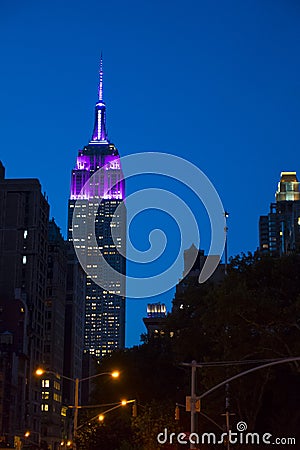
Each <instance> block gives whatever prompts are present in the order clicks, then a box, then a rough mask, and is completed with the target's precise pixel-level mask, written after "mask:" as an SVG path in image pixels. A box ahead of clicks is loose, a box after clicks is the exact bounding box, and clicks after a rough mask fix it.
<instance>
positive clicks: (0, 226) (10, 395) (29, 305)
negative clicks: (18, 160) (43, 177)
mask: <svg viewBox="0 0 300 450" xmlns="http://www.w3.org/2000/svg"><path fill="white" fill-rule="evenodd" d="M4 174H5V171H4V168H3V166H2V164H1V165H0V352H1V363H0V378H1V381H2V384H1V383H0V386H1V387H0V391H1V392H0V397H1V401H0V436H1V439H2V440H3V439H5V440H6V441H7V442H8V443H10V444H11V443H13V442H14V441H15V442H17V441H19V440H20V439H22V438H23V437H24V433H25V431H26V430H29V431H30V439H31V441H35V442H39V441H40V439H41V428H40V423H41V398H40V380H38V379H36V378H35V377H34V375H33V373H34V370H35V369H36V368H37V366H38V365H40V364H42V363H43V353H44V330H45V320H44V318H45V297H46V277H47V254H48V248H47V247H48V245H47V241H48V219H49V217H48V216H49V205H48V202H47V199H46V198H45V196H44V195H43V194H42V192H41V185H40V183H39V181H38V180H36V179H6V178H5V177H4Z"/></svg>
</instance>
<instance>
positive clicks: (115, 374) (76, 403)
mask: <svg viewBox="0 0 300 450" xmlns="http://www.w3.org/2000/svg"><path fill="white" fill-rule="evenodd" d="M46 373H51V374H53V375H58V376H59V377H61V378H64V379H66V380H69V381H73V383H75V388H74V424H73V449H74V450H76V441H75V439H76V434H77V428H78V409H79V408H80V406H79V383H81V382H82V381H88V380H91V379H93V378H97V377H100V376H102V375H110V376H111V377H112V378H119V376H120V372H119V371H118V370H114V371H112V372H102V373H97V374H96V375H91V376H90V377H85V378H70V377H67V376H66V375H60V374H57V373H55V372H53V371H51V370H44V369H42V368H40V367H39V368H38V369H36V371H35V374H36V375H37V376H42V375H44V374H46Z"/></svg>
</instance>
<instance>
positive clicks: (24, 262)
mask: <svg viewBox="0 0 300 450" xmlns="http://www.w3.org/2000/svg"><path fill="white" fill-rule="evenodd" d="M26 262H27V258H26V256H25V255H24V256H23V264H26Z"/></svg>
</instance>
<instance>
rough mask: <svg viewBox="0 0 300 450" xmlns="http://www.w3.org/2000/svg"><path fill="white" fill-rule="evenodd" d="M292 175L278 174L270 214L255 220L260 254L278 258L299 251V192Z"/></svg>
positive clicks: (295, 176)
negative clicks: (278, 177) (278, 178)
mask: <svg viewBox="0 0 300 450" xmlns="http://www.w3.org/2000/svg"><path fill="white" fill-rule="evenodd" d="M299 184H300V183H299V182H298V179H297V175H296V172H282V173H281V178H280V181H279V183H278V189H277V191H276V194H275V199H276V202H275V203H271V204H270V212H269V214H268V215H266V216H260V219H259V250H260V253H261V255H269V256H275V257H279V256H282V255H287V254H290V253H299V251H300V191H299Z"/></svg>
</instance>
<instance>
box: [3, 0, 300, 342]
mask: <svg viewBox="0 0 300 450" xmlns="http://www.w3.org/2000/svg"><path fill="white" fill-rule="evenodd" d="M69 6H70V5H69ZM92 12H93V13H94V14H92ZM99 17H101V23H102V24H105V23H106V24H108V23H110V22H111V23H112V24H113V30H114V31H113V33H111V30H110V28H108V27H106V26H105V27H104V26H103V27H101V26H100V25H99V26H98V19H99ZM1 20H2V22H3V23H2V24H1V25H2V26H1V29H2V31H1V33H3V36H2V40H1V41H2V44H1V50H2V54H3V65H4V68H5V69H4V71H3V73H2V75H1V78H2V83H1V90H2V92H1V94H2V99H3V107H2V112H1V123H2V129H1V140H2V149H1V156H0V158H1V160H2V162H3V164H4V166H5V167H6V171H7V177H8V178H18V177H24V178H30V177H36V178H38V179H40V181H41V184H42V187H43V190H44V191H46V192H47V195H48V196H49V203H50V204H51V215H53V216H54V217H55V219H56V222H57V223H58V225H59V226H60V227H61V230H62V233H63V234H64V236H66V222H67V220H66V216H67V211H66V207H65V205H66V201H67V198H68V191H69V170H70V168H71V167H73V165H74V150H75V151H76V149H77V148H80V147H82V146H83V145H84V143H85V142H86V139H87V138H89V136H90V127H91V123H92V120H93V119H92V114H93V111H92V105H93V104H94V99H95V86H96V85H97V73H98V64H99V58H100V52H101V49H102V50H103V52H104V56H105V76H106V99H107V102H108V103H109V117H108V125H109V136H111V138H112V139H113V141H114V142H115V143H116V144H117V147H118V148H120V149H122V154H123V155H125V154H130V153H135V152H138V151H149V150H151V151H153V150H155V151H166V152H169V153H174V154H176V155H178V156H182V157H185V158H186V159H188V160H190V161H191V162H193V163H195V164H196V165H198V166H199V167H200V169H201V170H203V171H204V172H205V173H206V174H207V176H209V178H210V179H211V180H212V182H213V183H214V185H215V186H216V188H217V190H218V192H219V194H220V196H221V198H222V201H223V204H224V207H225V208H226V210H228V211H229V213H230V217H229V254H230V255H235V254H236V253H239V252H240V251H245V252H247V251H248V250H251V251H253V250H255V249H256V247H257V246H258V243H259V240H258V218H259V216H260V215H261V214H265V212H266V210H267V207H268V205H269V203H270V202H271V201H273V199H274V193H275V190H276V185H277V181H278V179H279V175H280V172H282V171H296V172H298V173H299V170H298V169H299V167H298V166H297V157H296V155H297V149H298V143H299V133H298V130H297V122H298V118H299V105H300V90H299V82H298V73H299V69H300V65H299V61H298V58H297V57H296V55H297V49H298V43H299V38H300V36H299V29H298V20H299V7H298V5H295V4H293V5H292V4H291V3H287V2H285V3H282V2H273V3H272V5H271V4H261V3H260V2H258V1H256V2H243V5H240V4H239V3H238V2H230V3H229V4H228V5H227V6H225V5H224V4H222V3H221V2H216V4H215V5H205V4H204V3H202V2H201V3H200V4H197V5H196V4H195V3H194V2H189V3H188V4H187V5H186V7H185V9H184V10H182V9H181V7H180V4H179V2H175V3H173V2H172V5H171V4H170V3H168V2H166V4H164V5H160V8H159V14H157V11H156V8H155V7H152V6H150V5H144V6H143V7H140V5H139V7H138V8H135V2H133V3H132V4H130V5H129V6H128V7H126V8H125V6H124V5H122V4H121V2H119V3H118V4H117V7H114V8H112V7H111V6H110V5H105V6H104V5H101V7H100V5H98V4H97V3H96V2H93V1H92V2H90V4H89V5H88V6H87V7H86V9H83V8H82V7H81V6H80V3H79V2H72V8H70V9H69V8H68V2H67V3H66V5H64V6H63V7H61V6H59V5H58V4H55V3H54V4H52V5H51V8H49V9H47V8H45V6H43V5H38V3H37V2H34V1H33V2H31V3H30V4H29V5H27V6H26V9H25V7H23V6H22V5H21V4H20V7H19V9H18V10H15V11H13V10H12V7H11V6H10V5H5V6H4V7H3V14H2V18H1ZM53 23H55V24H56V33H54V34H53V33H52V29H53ZM31 25H34V26H32V27H31ZM78 30H80V31H81V32H79V31H78ZM12 31H13V32H12ZM37 35H38V36H39V39H38V40H37V39H36V36H37ZM287 48H288V49H289V51H288V52H287V51H286V49H287ZM178 130H179V131H180V132H179V131H178ZM20 136H21V137H22V145H20V144H19V143H17V138H20ZM11 148H13V149H14V151H13V152H11ZM16 161H18V164H16ZM53 173H55V178H54V177H53ZM54 180H55V182H54ZM202 234H205V230H204V231H203V233H202ZM204 244H206V242H205V239H204ZM204 247H205V245H204ZM170 298H171V295H169V296H168V298H167V304H168V306H170ZM154 301H155V300H154ZM164 301H165V299H164ZM147 303H148V300H147V301H145V303H143V302H134V301H133V302H132V304H131V306H130V308H131V311H130V308H129V312H128V319H127V323H128V320H129V319H130V320H132V323H136V324H137V323H138V321H139V324H138V326H139V328H137V330H136V331H135V334H134V336H127V345H131V344H132V343H138V336H139V334H140V332H143V331H145V330H144V327H143V324H142V320H141V318H142V317H143V316H144V315H145V311H146V304H147Z"/></svg>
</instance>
